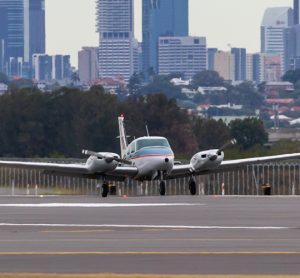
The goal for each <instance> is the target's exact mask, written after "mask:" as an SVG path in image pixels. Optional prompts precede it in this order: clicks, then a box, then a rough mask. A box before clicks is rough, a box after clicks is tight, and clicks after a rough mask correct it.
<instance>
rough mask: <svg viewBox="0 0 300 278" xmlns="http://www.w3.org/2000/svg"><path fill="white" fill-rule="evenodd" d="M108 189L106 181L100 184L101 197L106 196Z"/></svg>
mask: <svg viewBox="0 0 300 278" xmlns="http://www.w3.org/2000/svg"><path fill="white" fill-rule="evenodd" d="M108 191H109V186H108V184H107V183H104V184H103V185H102V197H103V198H106V197H107V195H108Z"/></svg>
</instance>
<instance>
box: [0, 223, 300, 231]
mask: <svg viewBox="0 0 300 278" xmlns="http://www.w3.org/2000/svg"><path fill="white" fill-rule="evenodd" d="M0 227H48V228H49V227H50V228H51V227H53V228H70V227H71V228H129V229H132V228H137V229H186V230H291V229H300V228H299V227H276V226H186V225H119V224H46V223H0Z"/></svg>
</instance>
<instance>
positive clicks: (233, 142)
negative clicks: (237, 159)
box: [218, 139, 237, 153]
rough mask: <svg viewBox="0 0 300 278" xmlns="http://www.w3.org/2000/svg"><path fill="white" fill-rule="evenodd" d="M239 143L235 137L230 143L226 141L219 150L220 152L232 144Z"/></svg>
mask: <svg viewBox="0 0 300 278" xmlns="http://www.w3.org/2000/svg"><path fill="white" fill-rule="evenodd" d="M236 143H237V141H236V140H235V139H232V140H230V141H229V142H228V143H226V144H225V145H223V146H222V147H221V148H220V149H219V150H218V153H220V152H222V151H224V150H225V149H227V148H228V147H230V146H233V145H235V144H236Z"/></svg>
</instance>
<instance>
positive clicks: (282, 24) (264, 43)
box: [261, 7, 293, 74]
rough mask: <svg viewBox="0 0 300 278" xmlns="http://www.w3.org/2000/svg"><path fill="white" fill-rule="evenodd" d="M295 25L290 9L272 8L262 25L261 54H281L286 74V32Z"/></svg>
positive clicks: (267, 12) (269, 9) (268, 10)
mask: <svg viewBox="0 0 300 278" xmlns="http://www.w3.org/2000/svg"><path fill="white" fill-rule="evenodd" d="M292 25H293V10H292V9H291V8H290V7H272V8H268V9H266V11H265V14H264V17H263V20H262V24H261V53H267V54H280V55H281V57H282V58H281V59H282V74H283V73H284V61H285V57H284V46H285V41H284V38H285V36H284V30H285V29H286V28H288V27H289V26H292Z"/></svg>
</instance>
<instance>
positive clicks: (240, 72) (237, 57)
mask: <svg viewBox="0 0 300 278" xmlns="http://www.w3.org/2000/svg"><path fill="white" fill-rule="evenodd" d="M231 53H232V54H233V55H234V64H235V65H234V69H235V74H234V80H235V81H244V80H246V67H247V66H246V60H247V55H246V49H245V48H235V47H234V48H231Z"/></svg>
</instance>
